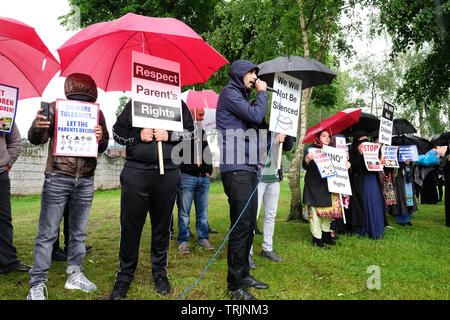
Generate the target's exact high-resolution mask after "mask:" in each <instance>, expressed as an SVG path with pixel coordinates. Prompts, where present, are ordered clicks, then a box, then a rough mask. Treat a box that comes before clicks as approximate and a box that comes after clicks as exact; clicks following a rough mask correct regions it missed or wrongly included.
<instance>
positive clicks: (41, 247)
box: [27, 73, 109, 300]
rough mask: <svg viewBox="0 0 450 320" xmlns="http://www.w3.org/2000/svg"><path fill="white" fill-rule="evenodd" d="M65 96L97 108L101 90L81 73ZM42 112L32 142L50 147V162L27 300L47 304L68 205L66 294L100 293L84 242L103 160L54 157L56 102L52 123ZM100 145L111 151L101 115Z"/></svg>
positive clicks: (73, 77)
mask: <svg viewBox="0 0 450 320" xmlns="http://www.w3.org/2000/svg"><path fill="white" fill-rule="evenodd" d="M64 92H65V95H66V97H67V99H69V100H78V101H86V102H95V101H96V100H97V86H96V84H95V82H94V80H93V79H92V78H91V77H90V76H88V75H86V74H80V73H73V74H71V75H69V76H68V77H67V78H66V81H65V83H64ZM43 111H45V110H43V109H39V110H38V112H37V114H36V118H35V120H34V121H33V123H32V124H31V127H30V129H29V130H28V140H29V141H30V142H31V143H32V144H35V145H39V144H44V143H47V141H49V148H48V157H47V163H46V167H45V180H44V185H43V187H42V195H41V198H42V199H41V213H40V216H39V226H38V235H37V237H36V242H35V245H34V264H33V266H32V268H31V269H30V271H29V274H30V281H29V283H30V291H29V293H28V296H27V300H45V299H46V296H45V295H44V291H46V285H45V283H46V282H47V281H48V280H47V278H46V277H47V274H48V271H49V269H50V264H51V259H52V251H53V243H54V242H55V240H56V239H57V236H58V232H59V231H58V230H59V226H60V224H61V220H62V217H63V214H64V208H65V206H66V204H67V203H68V204H69V211H70V214H69V220H70V222H69V229H70V230H69V248H68V253H67V269H66V273H67V281H66V284H65V286H64V287H65V288H66V289H78V290H82V291H85V292H90V291H93V290H96V289H97V287H96V285H95V284H94V283H92V282H91V281H89V280H88V279H87V278H86V277H85V276H84V274H83V267H82V265H81V264H82V262H83V259H84V257H85V254H86V246H85V243H84V241H85V240H86V237H87V230H86V229H87V224H88V219H89V214H90V209H91V204H92V199H93V196H94V172H95V168H96V166H97V158H94V157H72V156H54V155H53V149H54V148H53V147H54V145H55V143H56V139H55V125H56V121H55V111H56V102H52V103H51V104H50V105H49V113H48V117H46V116H44V115H43V114H42V112H43ZM93 130H94V133H95V136H96V137H97V139H98V153H102V152H104V151H105V150H106V148H107V147H108V140H109V133H108V129H107V127H106V121H105V116H104V115H103V112H102V111H101V110H100V111H99V124H98V125H97V126H95V127H94V128H93Z"/></svg>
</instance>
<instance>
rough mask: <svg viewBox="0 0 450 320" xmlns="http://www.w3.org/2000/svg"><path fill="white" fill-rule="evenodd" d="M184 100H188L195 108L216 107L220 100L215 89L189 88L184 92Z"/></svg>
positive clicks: (190, 106)
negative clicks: (197, 89)
mask: <svg viewBox="0 0 450 320" xmlns="http://www.w3.org/2000/svg"><path fill="white" fill-rule="evenodd" d="M182 96H185V97H183V100H184V101H185V102H186V104H187V106H188V107H189V108H190V109H194V108H205V109H216V108H217V100H219V95H218V94H217V93H215V92H214V91H213V90H202V91H195V90H187V91H185V92H183V94H182Z"/></svg>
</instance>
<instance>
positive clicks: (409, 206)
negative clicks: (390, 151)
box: [391, 160, 418, 226]
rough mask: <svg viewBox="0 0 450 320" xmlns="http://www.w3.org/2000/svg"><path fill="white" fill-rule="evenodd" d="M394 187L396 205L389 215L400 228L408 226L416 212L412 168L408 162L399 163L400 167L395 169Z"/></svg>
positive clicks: (411, 164)
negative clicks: (391, 215) (392, 216)
mask: <svg viewBox="0 0 450 320" xmlns="http://www.w3.org/2000/svg"><path fill="white" fill-rule="evenodd" d="M394 176H395V187H396V191H397V192H396V194H397V203H396V204H394V205H393V206H392V211H391V213H392V214H393V215H394V216H395V217H396V220H397V223H398V224H399V225H401V226H405V225H409V226H412V223H411V222H410V219H411V216H412V214H413V212H414V211H417V210H418V207H417V200H416V196H415V192H414V184H413V182H414V167H413V163H412V162H411V161H410V160H406V161H405V162H400V167H399V168H398V169H396V172H395V174H394Z"/></svg>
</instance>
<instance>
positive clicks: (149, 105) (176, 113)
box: [131, 51, 183, 131]
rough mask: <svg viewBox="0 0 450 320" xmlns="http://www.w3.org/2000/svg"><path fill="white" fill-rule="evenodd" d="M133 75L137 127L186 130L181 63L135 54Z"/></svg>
mask: <svg viewBox="0 0 450 320" xmlns="http://www.w3.org/2000/svg"><path fill="white" fill-rule="evenodd" d="M131 72H132V74H131V79H132V80H131V98H132V101H133V104H132V123H133V127H137V128H155V129H157V128H162V129H166V130H171V131H183V112H182V109H181V79H180V64H179V63H178V62H174V61H170V60H165V59H161V58H158V57H154V56H150V55H148V54H143V53H141V52H137V51H133V52H132V71H131Z"/></svg>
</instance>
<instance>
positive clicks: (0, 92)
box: [0, 84, 19, 134]
mask: <svg viewBox="0 0 450 320" xmlns="http://www.w3.org/2000/svg"><path fill="white" fill-rule="evenodd" d="M18 98H19V88H16V87H12V86H8V85H5V84H0V133H7V134H9V133H11V131H12V128H13V126H14V120H15V118H16V112H17V100H19V99H18Z"/></svg>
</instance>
